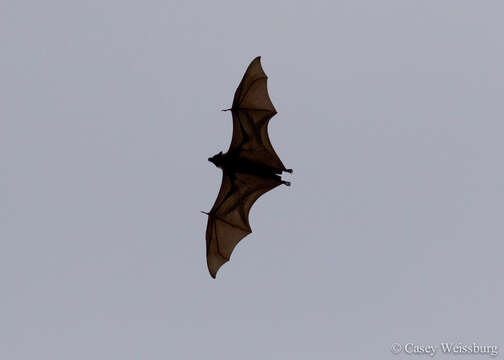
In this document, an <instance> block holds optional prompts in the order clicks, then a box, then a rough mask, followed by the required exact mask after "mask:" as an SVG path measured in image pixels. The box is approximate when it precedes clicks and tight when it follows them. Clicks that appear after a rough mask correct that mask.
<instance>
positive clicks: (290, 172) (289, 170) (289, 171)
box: [284, 169, 294, 174]
mask: <svg viewBox="0 0 504 360" xmlns="http://www.w3.org/2000/svg"><path fill="white" fill-rule="evenodd" d="M284 171H285V172H288V173H289V174H292V173H293V172H294V171H293V170H292V169H285V170H284Z"/></svg>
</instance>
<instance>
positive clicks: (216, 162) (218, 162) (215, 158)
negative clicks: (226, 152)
mask: <svg viewBox="0 0 504 360" xmlns="http://www.w3.org/2000/svg"><path fill="white" fill-rule="evenodd" d="M222 157H223V154H222V151H221V152H219V153H218V154H216V155H214V156H212V157H211V158H208V161H210V162H211V163H213V164H214V165H215V166H217V167H222Z"/></svg>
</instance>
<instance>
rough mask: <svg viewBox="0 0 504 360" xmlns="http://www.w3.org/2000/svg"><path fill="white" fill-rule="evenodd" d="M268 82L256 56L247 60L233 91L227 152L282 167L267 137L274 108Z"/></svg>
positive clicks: (277, 167) (273, 166)
mask: <svg viewBox="0 0 504 360" xmlns="http://www.w3.org/2000/svg"><path fill="white" fill-rule="evenodd" d="M267 81H268V77H267V76H266V74H265V73H264V71H263V69H262V67H261V57H260V56H258V57H256V58H255V59H254V60H253V61H252V62H251V63H250V65H249V67H248V68H247V71H246V72H245V75H244V76H243V79H242V81H241V82H240V85H239V86H238V89H236V92H235V96H234V100H233V107H232V108H231V112H232V114H233V138H232V140H231V145H230V146H229V150H228V153H237V154H238V156H239V157H240V158H243V159H247V160H249V161H252V162H254V163H257V164H260V165H266V166H268V167H271V168H275V169H281V170H284V169H285V166H284V165H283V164H282V161H280V158H279V157H278V155H277V154H276V152H275V150H274V149H273V145H271V142H270V140H269V137H268V123H269V121H270V119H271V118H272V117H273V116H274V115H275V114H276V110H275V107H274V106H273V104H272V102H271V99H270V97H269V94H268V88H267Z"/></svg>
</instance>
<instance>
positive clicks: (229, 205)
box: [206, 170, 282, 278]
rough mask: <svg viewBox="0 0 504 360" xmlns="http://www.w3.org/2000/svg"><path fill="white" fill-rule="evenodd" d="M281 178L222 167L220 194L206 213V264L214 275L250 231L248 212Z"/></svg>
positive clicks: (279, 182)
mask: <svg viewBox="0 0 504 360" xmlns="http://www.w3.org/2000/svg"><path fill="white" fill-rule="evenodd" d="M281 183H282V182H281V180H280V179H276V178H265V177H260V176H256V175H252V174H243V173H230V172H228V171H225V170H224V171H223V174H222V184H221V187H220V190H219V195H218V196H217V200H215V204H214V205H213V207H212V209H211V210H210V212H209V213H208V222H207V230H206V243H207V265H208V270H209V271H210V275H211V276H212V277H213V278H215V276H216V274H217V271H218V270H219V268H220V267H221V266H222V265H223V264H224V263H226V262H227V261H229V258H230V257H231V253H232V252H233V249H234V248H235V246H236V245H237V244H238V242H239V241H240V240H241V239H243V238H244V237H245V236H247V235H248V234H250V233H251V232H252V229H251V228H250V224H249V219H248V216H249V212H250V208H251V207H252V205H253V204H254V202H255V201H256V200H257V199H258V198H259V197H260V196H261V195H263V194H264V193H266V192H268V191H269V190H271V189H273V188H275V187H277V186H278V185H280V184H281Z"/></svg>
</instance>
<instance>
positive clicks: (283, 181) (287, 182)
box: [282, 180, 291, 186]
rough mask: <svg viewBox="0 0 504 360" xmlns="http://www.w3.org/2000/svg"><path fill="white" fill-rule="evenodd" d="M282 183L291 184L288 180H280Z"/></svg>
mask: <svg viewBox="0 0 504 360" xmlns="http://www.w3.org/2000/svg"><path fill="white" fill-rule="evenodd" d="M282 184H284V185H287V186H291V183H290V181H285V180H282Z"/></svg>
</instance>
